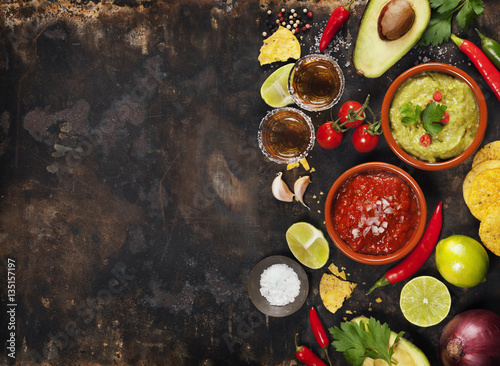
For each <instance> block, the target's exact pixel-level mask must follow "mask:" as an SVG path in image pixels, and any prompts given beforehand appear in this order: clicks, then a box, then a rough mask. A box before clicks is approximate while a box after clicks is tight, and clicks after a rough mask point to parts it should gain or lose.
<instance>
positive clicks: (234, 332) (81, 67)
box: [0, 0, 500, 365]
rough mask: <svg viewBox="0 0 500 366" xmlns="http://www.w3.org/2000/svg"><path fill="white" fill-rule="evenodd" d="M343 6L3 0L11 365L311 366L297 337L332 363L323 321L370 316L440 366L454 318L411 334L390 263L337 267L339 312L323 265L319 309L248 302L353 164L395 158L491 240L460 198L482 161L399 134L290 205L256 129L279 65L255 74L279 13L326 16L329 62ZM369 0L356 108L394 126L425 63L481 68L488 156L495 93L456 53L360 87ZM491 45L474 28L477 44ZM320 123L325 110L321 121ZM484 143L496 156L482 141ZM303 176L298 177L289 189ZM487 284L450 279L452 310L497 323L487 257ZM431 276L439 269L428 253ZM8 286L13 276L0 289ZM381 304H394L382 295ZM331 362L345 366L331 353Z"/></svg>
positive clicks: (472, 232)
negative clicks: (314, 324)
mask: <svg viewBox="0 0 500 366" xmlns="http://www.w3.org/2000/svg"><path fill="white" fill-rule="evenodd" d="M341 4H342V3H341V2H340V1H331V2H327V1H310V2H305V1H300V2H286V3H281V2H269V3H268V2H261V3H259V2H256V1H208V0H207V1H170V2H159V1H151V2H132V1H124V2H120V3H118V2H114V3H113V2H109V1H102V2H98V3H94V2H85V1H81V2H80V1H74V2H63V1H61V2H41V3H39V2H15V3H14V2H9V3H4V4H2V5H1V6H0V14H1V19H2V22H0V27H1V28H0V29H1V37H0V52H1V55H2V57H1V60H0V69H1V72H0V75H1V83H2V89H1V98H0V103H1V110H0V127H1V134H0V139H1V140H0V143H1V144H0V152H1V154H2V155H1V169H0V176H1V180H0V193H1V198H0V233H1V235H0V243H1V246H0V248H1V249H0V253H1V258H2V268H1V271H0V273H1V275H2V278H3V279H6V278H7V272H8V262H9V260H11V262H12V260H14V261H15V298H14V301H15V303H16V304H17V307H16V308H15V316H14V318H11V317H9V316H5V314H7V313H6V311H7V309H8V308H9V307H8V306H9V303H10V300H9V298H8V297H7V288H6V286H3V287H2V292H1V299H0V303H1V304H2V313H3V314H4V317H5V318H4V319H5V320H4V322H2V327H3V329H2V332H1V334H2V339H1V340H2V342H1V344H2V345H3V344H5V345H8V344H9V343H8V342H7V341H8V337H9V332H8V331H7V327H8V324H9V322H10V320H11V319H14V320H15V322H14V323H15V324H14V325H15V345H16V347H15V356H16V358H15V360H13V359H12V358H11V357H9V353H10V352H9V350H8V349H7V347H2V352H1V355H2V363H3V364H9V363H13V362H12V361H14V362H15V363H16V364H19V365H32V364H36V363H44V364H52V365H68V364H89V365H103V364H111V363H113V364H119V365H141V364H143V365H153V364H157V365H226V364H227V365H295V364H297V362H296V361H295V359H294V357H293V354H294V351H295V348H294V345H293V337H294V334H295V333H299V334H300V341H301V343H303V344H306V345H308V346H310V347H311V348H313V349H314V350H315V351H316V352H317V353H318V354H319V353H320V352H319V351H320V349H319V347H318V346H316V344H315V341H314V338H313V335H312V334H311V331H310V328H309V323H308V319H307V311H308V308H309V307H310V306H312V305H314V306H316V307H317V308H318V311H319V313H320V316H321V318H322V319H323V321H324V323H325V325H326V326H327V327H330V326H334V325H338V324H339V323H340V322H341V321H342V320H344V319H345V318H346V319H349V318H351V317H352V316H353V315H351V313H352V314H354V315H361V314H363V315H367V316H370V315H372V316H374V317H376V318H378V319H380V320H381V321H386V322H388V323H389V324H390V326H391V328H393V329H394V330H396V331H401V330H404V331H406V332H407V333H406V336H407V337H408V338H409V339H410V340H412V341H414V342H415V343H416V344H417V345H418V346H420V347H421V348H422V349H423V350H424V351H425V353H426V354H427V355H428V357H429V359H430V360H431V364H433V365H436V364H437V363H438V361H437V350H436V345H437V341H438V338H439V334H440V331H441V329H442V326H443V325H444V324H441V325H438V326H435V327H431V328H428V329H419V328H417V327H414V326H412V325H410V324H409V323H408V322H407V321H406V320H405V319H404V318H403V315H402V314H401V312H400V310H399V305H398V298H399V292H400V290H401V287H402V285H403V284H397V285H393V286H391V287H387V288H384V289H383V290H380V291H378V292H377V293H376V294H374V295H373V296H366V295H365V291H366V290H367V289H368V288H369V286H370V285H371V284H372V282H373V281H374V280H375V279H377V278H379V277H380V276H381V275H382V274H383V272H384V271H385V270H386V269H387V268H388V267H385V266H383V267H370V266H365V265H360V264H357V263H355V262H353V261H351V260H350V259H348V258H346V257H345V256H344V255H342V254H341V253H340V252H338V251H337V250H336V249H334V247H333V244H332V253H331V261H333V262H334V263H335V264H337V265H338V266H342V267H345V268H346V271H347V272H348V273H349V274H350V277H349V278H350V280H352V281H354V282H357V283H358V287H357V288H356V290H355V292H354V294H353V297H352V298H351V299H350V300H348V301H347V302H346V303H345V305H344V307H343V308H342V309H341V310H340V311H339V312H338V313H336V314H330V313H329V312H328V311H327V310H326V309H325V308H324V307H323V306H322V304H321V299H320V297H319V293H318V284H319V279H320V278H321V275H322V274H323V273H324V271H325V270H326V269H325V270H323V269H322V270H316V271H311V270H308V275H309V280H310V288H311V290H310V294H309V297H308V300H307V302H306V304H305V305H304V307H303V308H302V309H301V310H300V311H298V312H297V313H295V314H293V315H291V316H289V317H287V318H284V319H280V318H266V317H265V316H264V315H263V314H261V313H259V312H258V311H257V310H256V309H255V307H254V306H253V305H252V304H251V302H250V300H249V298H248V295H247V290H246V280H247V277H248V274H249V272H250V270H251V269H252V267H253V266H254V265H255V264H256V263H257V262H258V261H260V260H261V259H263V258H264V257H266V256H269V255H275V254H283V255H287V256H290V255H291V254H290V252H289V250H288V248H287V246H286V242H285V240H284V233H285V231H286V229H287V228H288V227H289V226H290V225H291V224H292V223H294V222H297V221H300V220H305V221H309V222H311V223H313V224H315V225H316V226H318V227H320V228H323V229H324V223H323V222H324V219H323V204H324V201H325V197H326V194H327V192H328V189H329V187H330V185H331V184H332V183H333V181H334V180H335V178H336V177H338V176H339V175H340V174H341V173H342V172H343V171H345V170H346V169H348V168H349V167H351V166H353V165H356V164H358V163H361V162H365V161H375V160H382V161H387V162H391V163H393V164H396V165H399V166H402V167H404V168H405V169H407V170H409V171H410V172H411V174H412V175H413V176H414V178H415V179H416V180H417V181H418V182H419V183H420V185H421V186H422V187H423V189H424V193H425V195H426V198H427V202H428V206H429V208H430V210H432V208H433V207H435V205H436V204H437V203H438V202H439V200H443V201H444V228H443V232H442V237H446V236H448V235H451V234H456V233H461V234H465V235H469V236H472V237H475V238H478V225H479V223H478V222H477V220H475V219H474V218H473V216H472V215H471V214H470V213H469V211H468V209H467V207H466V206H465V203H464V202H463V200H462V198H461V197H462V196H461V184H462V181H463V178H464V177H465V174H466V173H467V171H468V169H469V168H470V164H471V162H470V160H469V161H467V162H465V163H464V164H462V165H461V166H459V167H456V168H453V169H450V170H448V171H444V172H423V171H418V170H414V169H411V168H409V167H408V166H406V165H405V164H403V163H401V162H400V161H399V160H398V159H397V157H396V156H395V155H394V154H392V153H391V151H390V150H389V148H388V146H387V144H386V143H385V141H382V142H381V144H380V146H379V147H378V148H377V149H376V150H375V151H374V152H373V153H370V154H358V153H356V152H355V151H354V149H353V148H352V146H351V144H350V141H349V139H348V138H346V139H345V140H344V141H343V142H342V145H341V146H340V147H339V148H338V149H336V150H333V151H325V150H322V149H321V148H320V147H319V146H316V147H315V148H314V150H313V152H312V153H311V155H310V157H309V158H308V160H309V163H310V164H311V166H312V167H313V168H314V169H315V171H314V172H313V173H310V174H311V178H312V183H311V185H310V186H309V188H308V191H307V193H306V201H307V202H308V204H309V205H310V206H311V210H310V211H309V210H307V209H305V208H304V207H302V206H301V205H300V204H283V203H280V202H277V201H275V200H274V198H273V197H272V195H271V191H270V186H271V182H272V179H273V178H274V176H275V174H276V173H277V172H279V171H283V170H284V168H283V167H281V166H278V165H276V164H273V163H270V162H268V161H266V160H265V158H264V157H263V155H262V154H261V153H260V151H259V150H258V146H257V143H256V135H257V126H258V123H259V121H260V119H261V118H262V117H263V116H264V115H265V113H266V112H267V111H268V110H269V107H268V106H266V105H265V104H264V102H263V101H262V100H261V98H260V95H259V88H260V85H261V84H262V82H263V81H264V80H265V78H266V77H267V76H268V75H269V74H270V72H271V71H273V70H274V69H275V68H276V66H265V67H261V66H259V64H258V62H257V56H258V53H259V49H260V46H261V44H262V36H261V33H262V32H263V31H264V30H266V24H265V21H266V19H268V16H267V15H266V13H265V11H264V10H265V9H267V8H269V9H272V10H273V11H274V12H275V13H276V12H277V11H278V9H279V8H280V7H282V6H286V7H287V8H291V7H296V8H297V9H299V8H300V9H301V8H303V7H307V8H308V9H309V10H311V11H313V13H314V17H313V20H312V21H311V24H312V29H311V30H310V31H309V32H307V33H304V35H303V37H301V39H300V42H301V46H302V52H303V54H306V53H312V52H316V51H317V48H318V41H319V32H320V30H321V29H322V27H323V26H324V25H325V24H326V21H327V19H328V16H329V14H330V12H331V10H332V9H333V8H335V7H336V6H338V5H341ZM365 4H366V1H357V2H355V3H354V4H353V5H352V8H351V9H352V16H351V19H350V20H349V22H348V24H347V26H346V27H345V28H344V29H342V31H341V32H340V35H339V36H338V37H337V38H336V39H335V41H334V46H333V47H331V48H329V49H328V51H327V52H328V53H330V54H332V56H333V57H335V58H336V59H337V60H338V61H339V63H340V65H341V66H342V68H343V70H344V72H345V75H346V81H347V88H346V91H345V94H344V97H343V98H342V101H344V100H347V99H357V100H360V101H362V100H364V99H365V97H366V94H370V95H371V105H372V107H373V109H374V110H375V111H376V112H377V113H378V112H379V111H380V105H381V102H382V99H383V96H384V93H385V90H386V89H387V88H388V86H389V85H390V83H391V81H392V80H393V79H394V78H395V77H396V76H397V75H399V74H400V73H401V72H402V71H404V70H406V69H407V68H409V67H411V66H413V65H414V64H418V63H422V62H426V61H439V62H447V63H452V64H453V65H456V66H458V67H460V68H462V69H463V70H465V71H467V72H468V73H469V74H470V75H471V76H472V77H473V78H474V79H475V80H476V81H477V82H478V83H479V84H480V86H481V88H482V90H483V92H484V94H485V97H486V100H487V104H488V108H489V112H490V118H489V126H488V130H487V133H486V136H485V140H484V143H486V142H489V141H492V140H495V139H500V131H499V128H498V125H499V123H500V121H499V118H500V117H498V116H499V115H500V113H499V112H500V107H499V102H498V100H497V99H496V98H495V97H494V95H493V94H492V93H491V92H490V89H489V88H488V86H487V84H486V83H485V82H484V80H483V79H482V78H481V76H480V75H479V73H478V72H477V70H476V69H475V68H474V66H472V65H471V64H470V62H469V61H468V60H467V59H466V58H465V56H464V55H463V54H462V53H460V52H459V51H457V49H456V47H455V46H453V45H452V44H451V43H449V42H448V43H446V44H444V45H443V46H440V47H426V48H418V49H414V50H412V51H411V52H410V53H409V54H408V55H406V56H405V57H404V58H403V59H402V60H401V61H400V62H398V63H397V64H396V65H395V66H394V67H393V68H391V69H390V70H389V71H388V72H387V73H386V74H384V75H383V76H382V77H380V78H378V79H374V80H368V79H364V78H362V77H360V76H359V75H357V74H356V73H355V71H354V68H353V67H352V64H351V61H350V60H351V57H352V52H353V49H354V38H355V36H356V31H357V26H358V24H359V20H360V17H361V14H362V11H363V8H364V5H365ZM485 8H486V11H485V14H484V15H482V16H481V17H480V18H479V19H478V21H477V23H476V25H477V26H478V27H479V28H480V29H482V30H484V33H485V34H488V35H489V36H491V37H493V38H496V39H500V33H499V30H498V27H497V19H498V18H499V17H500V6H499V5H498V4H496V3H495V2H487V3H486V4H485ZM466 36H467V37H468V38H470V39H473V40H474V41H475V42H476V43H478V38H477V36H475V33H474V32H473V31H471V32H469V33H468V34H467V35H466ZM311 115H312V116H313V118H314V123H315V125H316V126H319V124H320V123H322V122H324V121H326V120H327V119H328V118H329V113H328V112H323V113H315V114H311ZM484 143H483V144H484ZM304 174H306V171H305V170H303V168H296V169H294V170H291V171H287V172H285V174H284V179H285V181H287V182H288V183H290V182H292V181H293V179H294V178H296V177H298V176H299V175H304ZM490 258H491V269H490V272H489V275H488V281H487V282H486V283H484V284H482V285H480V286H478V287H476V288H473V289H469V290H464V289H458V288H454V287H452V286H450V290H451V292H452V296H453V306H452V311H451V313H450V317H451V316H452V315H454V314H456V313H458V312H460V311H462V310H465V309H467V308H471V307H484V308H489V309H492V310H496V311H498V310H499V309H498V303H499V301H500V292H499V290H498V287H497V286H496V283H498V281H500V264H499V261H498V258H497V257H494V256H493V255H490ZM420 273H421V274H431V275H435V276H439V274H438V273H437V270H436V267H435V263H434V259H433V258H431V259H430V260H429V261H428V263H426V265H425V267H424V268H423V269H422V270H421V271H420ZM2 283H7V280H2ZM377 297H380V299H381V302H376V301H375V299H376V298H377ZM330 354H331V357H333V364H334V365H347V363H346V362H345V360H344V359H343V356H342V355H341V354H339V353H334V352H333V351H331V353H330Z"/></svg>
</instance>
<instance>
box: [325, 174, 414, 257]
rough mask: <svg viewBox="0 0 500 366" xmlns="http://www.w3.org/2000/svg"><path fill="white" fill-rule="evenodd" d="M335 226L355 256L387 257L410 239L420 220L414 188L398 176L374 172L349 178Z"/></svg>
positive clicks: (341, 192) (338, 204)
mask: <svg viewBox="0 0 500 366" xmlns="http://www.w3.org/2000/svg"><path fill="white" fill-rule="evenodd" d="M333 215H334V222H335V226H336V229H337V232H338V233H339V235H340V237H341V238H342V240H344V241H345V242H346V243H347V244H348V245H349V246H350V247H351V248H352V250H354V251H355V252H358V253H363V254H371V255H384V254H390V253H393V252H395V251H397V250H398V249H399V248H401V247H402V246H404V245H405V244H406V243H407V242H408V240H409V239H410V237H411V235H412V234H413V231H414V230H415V228H416V226H417V224H418V221H419V216H420V211H419V207H418V202H417V198H416V196H415V193H414V192H413V190H412V189H411V187H410V186H409V185H408V184H407V183H406V182H405V181H404V180H402V179H401V178H399V177H398V176H396V175H394V174H391V173H388V172H385V171H371V172H367V173H361V174H358V175H355V176H354V177H351V178H349V179H348V180H347V181H346V182H345V183H344V185H343V186H342V187H341V188H340V189H339V193H338V194H337V197H336V200H335V203H334V207H333Z"/></svg>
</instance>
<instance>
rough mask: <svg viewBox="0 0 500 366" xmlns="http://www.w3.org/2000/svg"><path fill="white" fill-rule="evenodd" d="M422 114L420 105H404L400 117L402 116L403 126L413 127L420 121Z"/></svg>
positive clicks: (400, 109) (400, 110)
mask: <svg viewBox="0 0 500 366" xmlns="http://www.w3.org/2000/svg"><path fill="white" fill-rule="evenodd" d="M421 112H422V107H420V106H419V105H417V106H413V104H411V103H408V104H403V105H402V106H401V107H400V108H399V115H400V116H401V123H403V125H405V126H407V125H411V124H414V123H416V122H418V121H419V120H420V113H421Z"/></svg>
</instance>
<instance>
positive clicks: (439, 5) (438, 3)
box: [431, 0, 461, 14]
mask: <svg viewBox="0 0 500 366" xmlns="http://www.w3.org/2000/svg"><path fill="white" fill-rule="evenodd" d="M460 1H461V0H431V8H432V9H436V10H437V12H438V13H440V14H445V13H450V12H451V13H454V12H455V10H456V8H457V6H458V4H460Z"/></svg>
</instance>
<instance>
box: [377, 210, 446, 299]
mask: <svg viewBox="0 0 500 366" xmlns="http://www.w3.org/2000/svg"><path fill="white" fill-rule="evenodd" d="M442 210H443V202H442V201H441V202H439V204H438V205H437V207H436V209H435V210H434V213H433V214H432V217H431V219H430V221H429V225H427V229H426V230H425V233H424V235H423V236H422V239H420V242H419V243H418V244H417V246H416V247H415V249H413V251H412V252H411V253H410V254H408V256H407V257H406V258H405V259H403V260H402V261H401V262H399V263H398V264H397V265H396V266H394V267H393V268H391V269H390V270H388V271H387V272H386V273H385V275H384V276H382V278H380V279H379V280H378V281H377V282H375V284H374V285H373V286H372V287H371V288H370V290H368V293H371V292H372V291H373V290H375V289H376V288H377V287H382V286H386V285H389V284H391V283H396V282H399V281H402V280H404V279H406V278H408V277H410V276H411V275H413V274H414V273H415V272H417V271H418V270H419V268H420V267H422V266H423V265H424V263H425V262H426V261H427V259H428V258H429V256H430V255H431V253H432V251H433V250H434V248H435V247H436V244H437V242H438V239H439V234H440V233H441V227H442V226H443V212H442Z"/></svg>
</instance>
